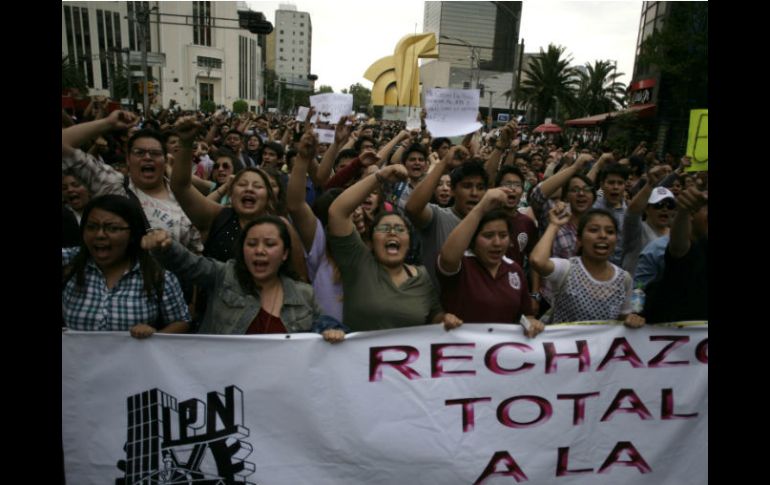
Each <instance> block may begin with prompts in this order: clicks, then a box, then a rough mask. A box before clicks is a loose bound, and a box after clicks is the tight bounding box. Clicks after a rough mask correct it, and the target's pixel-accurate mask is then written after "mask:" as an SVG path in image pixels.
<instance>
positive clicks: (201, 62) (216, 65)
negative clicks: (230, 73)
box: [196, 56, 222, 69]
mask: <svg viewBox="0 0 770 485" xmlns="http://www.w3.org/2000/svg"><path fill="white" fill-rule="evenodd" d="M196 62H197V64H198V67H210V68H212V69H222V59H217V58H216V57H204V56H198V59H197V61H196Z"/></svg>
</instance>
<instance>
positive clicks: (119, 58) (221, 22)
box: [62, 1, 264, 111]
mask: <svg viewBox="0 0 770 485" xmlns="http://www.w3.org/2000/svg"><path fill="white" fill-rule="evenodd" d="M239 8H240V9H243V8H245V7H244V3H243V2H203V1H195V2H63V3H62V57H64V56H68V57H69V58H70V59H72V60H73V61H75V62H76V63H77V65H78V66H79V68H80V70H81V72H82V73H83V74H84V75H85V78H86V82H87V84H88V87H89V94H91V95H107V96H111V97H113V98H116V97H117V96H116V95H117V94H118V92H119V91H120V85H121V84H122V83H124V82H125V81H123V79H125V78H128V79H129V81H130V82H129V86H130V89H131V92H130V93H129V94H128V95H126V94H125V93H123V94H121V96H120V97H121V98H124V96H126V97H130V98H132V99H135V100H138V102H139V103H141V102H142V98H143V93H142V92H141V91H142V90H143V89H144V86H143V85H142V84H141V80H142V74H143V72H142V70H141V58H142V55H141V50H142V45H141V42H140V39H141V34H142V31H143V28H144V29H145V30H146V31H147V34H148V35H147V37H146V39H147V42H146V50H147V52H148V56H147V57H148V67H147V74H148V78H149V79H151V80H154V83H152V85H151V86H149V90H150V92H151V94H152V97H151V100H150V103H154V105H155V106H161V105H162V106H168V103H169V101H170V100H171V99H173V100H175V101H176V102H177V103H178V104H179V105H180V106H181V107H182V108H183V109H197V108H198V107H199V106H200V103H201V102H203V101H206V100H210V101H213V102H214V103H215V104H216V105H223V106H225V107H226V108H228V109H232V106H233V102H234V101H236V100H239V99H242V100H245V101H246V102H247V103H248V104H249V106H250V109H252V110H255V111H256V110H258V109H259V106H260V102H261V100H262V98H263V92H264V88H263V65H262V63H263V56H262V53H261V50H260V45H259V43H258V42H259V38H260V36H258V35H257V34H252V33H250V32H249V31H248V30H245V29H241V28H239V24H238V9H239ZM145 9H146V11H148V12H149V16H148V22H146V23H144V24H143V23H142V22H141V19H142V13H143V12H144V11H145ZM262 37H264V36H262ZM124 99H125V98H124Z"/></svg>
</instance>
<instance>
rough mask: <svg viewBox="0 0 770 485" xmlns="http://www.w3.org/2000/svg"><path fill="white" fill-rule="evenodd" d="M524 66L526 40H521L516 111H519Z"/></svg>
mask: <svg viewBox="0 0 770 485" xmlns="http://www.w3.org/2000/svg"><path fill="white" fill-rule="evenodd" d="M522 64H524V39H521V47H520V48H519V74H518V76H516V106H515V110H516V111H518V110H519V83H520V82H521V66H522ZM511 94H513V93H511Z"/></svg>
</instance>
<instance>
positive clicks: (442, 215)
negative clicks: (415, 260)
mask: <svg viewBox="0 0 770 485" xmlns="http://www.w3.org/2000/svg"><path fill="white" fill-rule="evenodd" d="M428 207H429V208H430V210H431V219H430V222H428V224H427V225H426V226H425V227H423V228H421V229H420V231H419V233H420V237H421V238H422V261H423V264H424V265H425V269H427V270H428V275H429V276H430V279H431V281H432V282H433V286H434V287H435V288H436V290H437V291H439V289H440V288H441V286H440V285H439V282H438V277H437V276H436V258H438V254H439V253H440V252H441V246H443V245H444V242H446V240H447V238H448V237H449V234H450V233H451V232H452V230H453V229H454V228H455V227H457V225H458V224H460V218H459V217H457V214H455V213H454V211H453V210H452V208H451V207H439V206H437V205H436V204H428Z"/></svg>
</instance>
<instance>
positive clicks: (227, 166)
mask: <svg viewBox="0 0 770 485" xmlns="http://www.w3.org/2000/svg"><path fill="white" fill-rule="evenodd" d="M220 167H221V168H230V164H227V163H222V164H219V163H215V164H214V165H213V168H220Z"/></svg>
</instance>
